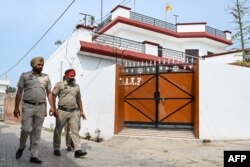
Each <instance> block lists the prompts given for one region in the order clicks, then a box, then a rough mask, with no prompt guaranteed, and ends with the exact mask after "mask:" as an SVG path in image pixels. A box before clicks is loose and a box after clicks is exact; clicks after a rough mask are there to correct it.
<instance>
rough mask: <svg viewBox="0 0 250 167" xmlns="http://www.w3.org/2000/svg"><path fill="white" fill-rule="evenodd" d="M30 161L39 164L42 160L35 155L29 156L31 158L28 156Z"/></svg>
mask: <svg viewBox="0 0 250 167" xmlns="http://www.w3.org/2000/svg"><path fill="white" fill-rule="evenodd" d="M30 162H31V163H35V164H41V163H42V162H43V161H41V160H40V159H38V158H37V157H31V158H30Z"/></svg>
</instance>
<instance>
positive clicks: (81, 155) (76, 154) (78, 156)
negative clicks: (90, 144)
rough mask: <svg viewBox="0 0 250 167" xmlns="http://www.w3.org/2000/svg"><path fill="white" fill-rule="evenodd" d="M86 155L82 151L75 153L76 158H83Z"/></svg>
mask: <svg viewBox="0 0 250 167" xmlns="http://www.w3.org/2000/svg"><path fill="white" fill-rule="evenodd" d="M85 155H87V152H86V151H84V152H82V150H77V151H75V158H81V157H83V156H85Z"/></svg>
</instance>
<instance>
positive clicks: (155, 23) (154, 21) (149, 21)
mask: <svg viewBox="0 0 250 167" xmlns="http://www.w3.org/2000/svg"><path fill="white" fill-rule="evenodd" d="M130 19H133V20H136V21H140V22H143V23H146V24H150V25H153V26H156V27H160V28H163V29H167V30H170V31H175V32H176V31H177V28H176V25H174V24H171V23H168V22H165V21H162V20H158V19H155V18H152V17H148V16H145V15H142V14H139V13H135V12H130Z"/></svg>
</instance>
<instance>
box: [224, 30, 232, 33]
mask: <svg viewBox="0 0 250 167" xmlns="http://www.w3.org/2000/svg"><path fill="white" fill-rule="evenodd" d="M223 32H224V33H227V32H228V33H230V34H231V33H232V32H231V31H229V30H225V31H223Z"/></svg>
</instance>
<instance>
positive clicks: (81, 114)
mask: <svg viewBox="0 0 250 167" xmlns="http://www.w3.org/2000/svg"><path fill="white" fill-rule="evenodd" d="M80 117H82V119H83V120H86V116H85V115H84V113H83V112H81V113H80Z"/></svg>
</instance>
